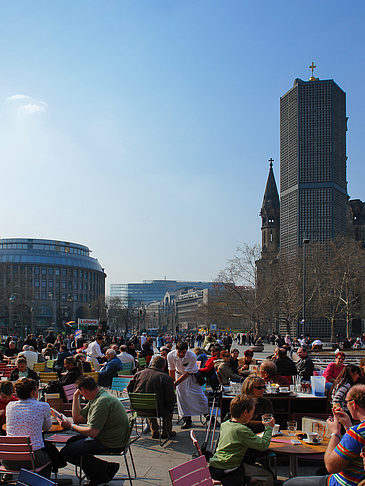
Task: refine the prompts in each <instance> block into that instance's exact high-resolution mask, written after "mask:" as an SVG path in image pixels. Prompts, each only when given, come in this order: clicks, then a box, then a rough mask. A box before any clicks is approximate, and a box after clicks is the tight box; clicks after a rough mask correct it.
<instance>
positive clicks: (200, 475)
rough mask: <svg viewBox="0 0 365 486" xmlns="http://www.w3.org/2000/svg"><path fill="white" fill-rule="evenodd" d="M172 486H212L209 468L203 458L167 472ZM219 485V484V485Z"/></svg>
mask: <svg viewBox="0 0 365 486" xmlns="http://www.w3.org/2000/svg"><path fill="white" fill-rule="evenodd" d="M169 474H170V479H171V483H172V484H173V486H194V485H199V486H213V485H214V482H213V479H212V476H211V475H210V471H209V467H208V464H207V461H206V459H205V457H204V456H199V457H197V458H196V459H191V460H190V461H187V462H184V463H183V464H180V466H176V467H173V468H172V469H170V470H169ZM219 484H220V483H219Z"/></svg>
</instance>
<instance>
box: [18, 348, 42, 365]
mask: <svg viewBox="0 0 365 486" xmlns="http://www.w3.org/2000/svg"><path fill="white" fill-rule="evenodd" d="M20 356H24V358H25V359H26V360H27V365H28V368H30V369H31V370H32V369H33V367H34V364H35V363H38V353H36V352H35V351H34V348H33V346H29V345H28V344H25V345H24V346H23V350H22V352H21V353H19V354H18V358H20Z"/></svg>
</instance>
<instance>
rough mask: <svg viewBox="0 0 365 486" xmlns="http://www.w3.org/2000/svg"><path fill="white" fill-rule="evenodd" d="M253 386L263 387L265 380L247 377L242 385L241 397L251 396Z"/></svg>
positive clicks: (257, 377) (255, 376)
mask: <svg viewBox="0 0 365 486" xmlns="http://www.w3.org/2000/svg"><path fill="white" fill-rule="evenodd" d="M255 385H265V380H264V379H263V378H261V376H258V375H251V376H248V377H247V378H246V379H245V381H244V382H243V383H242V389H241V393H242V395H247V396H250V395H252V389H253V387H254V386H255Z"/></svg>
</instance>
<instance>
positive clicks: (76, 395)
mask: <svg viewBox="0 0 365 486" xmlns="http://www.w3.org/2000/svg"><path fill="white" fill-rule="evenodd" d="M80 396H81V392H80V390H79V389H78V388H77V389H76V391H75V393H74V395H73V397H74V398H79V397H80Z"/></svg>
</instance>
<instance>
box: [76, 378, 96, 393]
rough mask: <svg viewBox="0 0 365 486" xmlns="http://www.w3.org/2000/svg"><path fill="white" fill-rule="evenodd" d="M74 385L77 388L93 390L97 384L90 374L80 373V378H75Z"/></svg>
mask: <svg viewBox="0 0 365 486" xmlns="http://www.w3.org/2000/svg"><path fill="white" fill-rule="evenodd" d="M76 386H77V388H78V389H79V390H81V388H85V390H88V391H93V390H96V389H97V387H98V385H97V383H96V381H95V380H94V378H93V377H92V376H86V375H81V376H80V378H78V379H77V380H76Z"/></svg>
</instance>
